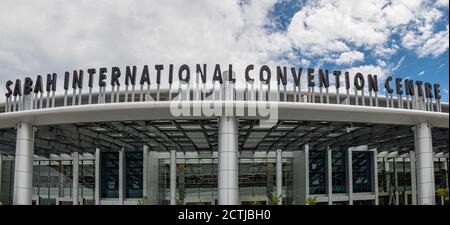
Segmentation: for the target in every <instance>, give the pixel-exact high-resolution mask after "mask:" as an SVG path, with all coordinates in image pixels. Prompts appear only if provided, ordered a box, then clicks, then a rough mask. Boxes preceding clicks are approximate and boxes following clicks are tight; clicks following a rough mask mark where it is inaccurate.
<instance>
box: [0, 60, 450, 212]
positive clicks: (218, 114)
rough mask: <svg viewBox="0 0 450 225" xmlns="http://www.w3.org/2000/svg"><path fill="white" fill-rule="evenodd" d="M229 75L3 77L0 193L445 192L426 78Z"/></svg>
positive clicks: (97, 199) (302, 198)
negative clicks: (3, 98)
mask: <svg viewBox="0 0 450 225" xmlns="http://www.w3.org/2000/svg"><path fill="white" fill-rule="evenodd" d="M235 70H236V69H235V68H233V66H232V65H226V66H221V65H209V64H208V65H206V64H196V65H172V64H170V65H162V64H161V65H151V66H150V65H145V66H127V67H124V68H120V67H104V68H91V69H86V70H75V71H72V72H66V73H64V74H56V73H51V74H48V75H46V76H41V75H37V76H35V77H27V78H25V79H23V80H21V79H17V80H11V81H7V82H6V83H5V84H2V85H4V87H5V88H6V89H5V90H6V93H5V97H6V98H5V99H6V100H5V101H4V102H2V103H0V104H1V106H0V107H1V109H0V156H1V158H0V159H1V160H0V168H1V170H0V181H1V186H0V193H2V196H1V202H2V203H3V204H20V205H24V204H25V205H26V204H39V205H55V204H56V205H63V204H76V205H81V204H82V205H89V204H98V205H111V204H138V202H140V203H142V202H144V203H145V204H156V205H168V204H172V205H175V204H208V205H209V204H211V205H238V204H255V203H257V204H269V203H273V200H274V199H276V200H277V202H278V204H283V205H291V204H296V205H302V204H306V203H307V202H311V201H315V202H316V203H317V204H330V205H331V204H342V205H357V204H361V205H366V204H376V205H387V204H408V205H410V204H442V203H443V202H444V200H443V198H441V197H440V196H438V195H436V190H437V189H440V188H447V189H448V173H447V171H448V164H449V163H448V160H449V155H448V146H449V143H448V131H449V114H448V110H449V109H448V108H449V106H448V103H444V102H441V97H440V86H439V84H434V83H429V82H426V81H419V80H410V79H401V78H393V77H391V76H381V75H380V74H378V75H377V74H362V73H355V74H351V73H349V72H346V71H334V70H333V71H329V70H327V69H318V68H316V69H312V68H298V67H285V66H274V67H270V66H266V65H261V66H256V65H248V66H246V67H244V70H243V71H235ZM381 77H383V79H382V80H381ZM144 200H145V201H144Z"/></svg>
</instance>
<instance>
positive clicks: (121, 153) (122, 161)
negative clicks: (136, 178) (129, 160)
mask: <svg viewBox="0 0 450 225" xmlns="http://www.w3.org/2000/svg"><path fill="white" fill-rule="evenodd" d="M125 183H126V181H125V148H123V147H122V148H121V149H120V150H119V202H120V204H121V205H123V202H124V199H125Z"/></svg>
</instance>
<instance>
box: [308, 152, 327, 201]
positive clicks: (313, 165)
mask: <svg viewBox="0 0 450 225" xmlns="http://www.w3.org/2000/svg"><path fill="white" fill-rule="evenodd" d="M325 156H326V151H323V150H322V151H319V150H313V151H309V194H312V195H313V194H325V193H326V180H325V179H326V173H325V171H326V158H325Z"/></svg>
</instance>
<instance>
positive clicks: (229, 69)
mask: <svg viewBox="0 0 450 225" xmlns="http://www.w3.org/2000/svg"><path fill="white" fill-rule="evenodd" d="M228 81H231V82H232V83H233V84H234V83H236V79H235V78H234V76H233V65H232V64H229V65H228Z"/></svg>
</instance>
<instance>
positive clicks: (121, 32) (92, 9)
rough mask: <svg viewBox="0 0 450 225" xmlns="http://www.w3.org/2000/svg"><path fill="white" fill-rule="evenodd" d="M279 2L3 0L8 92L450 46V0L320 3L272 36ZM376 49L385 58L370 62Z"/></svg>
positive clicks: (383, 64)
mask: <svg viewBox="0 0 450 225" xmlns="http://www.w3.org/2000/svg"><path fill="white" fill-rule="evenodd" d="M275 3H276V0H249V1H247V2H246V3H245V4H241V1H239V0H232V1H219V2H216V1H214V2H213V1H210V0H196V1H192V0H174V1H164V0H154V1H138V0H129V1H112V0H103V1H90V0H79V1H63V0H40V1H34V0H2V1H0V30H1V33H0V40H1V41H0V92H3V91H2V90H3V89H4V88H3V86H4V85H3V84H2V83H4V81H5V80H7V79H13V78H17V77H23V76H26V75H28V76H35V75H36V74H42V75H44V74H46V73H51V72H57V73H59V74H62V73H63V72H64V71H66V70H73V69H87V68H91V67H99V66H107V67H110V66H122V67H123V66H126V65H129V64H133V65H144V64H149V65H152V64H155V63H163V64H168V63H174V64H181V63H188V64H194V63H208V64H215V63H222V64H228V63H233V65H234V66H235V68H236V70H238V69H239V68H240V67H242V66H243V65H246V64H249V63H253V64H259V63H264V64H269V65H270V64H279V63H283V64H284V63H292V64H300V65H303V66H311V67H316V66H318V65H322V64H323V63H325V62H332V63H336V64H342V65H346V66H349V67H351V66H352V65H349V64H351V63H353V62H359V63H361V64H363V65H365V66H362V67H356V68H359V69H374V70H375V71H374V72H373V73H375V72H381V71H387V70H388V68H390V67H392V66H391V63H389V61H390V58H389V57H390V56H391V55H393V54H394V53H396V52H398V51H399V49H400V48H401V47H403V48H407V49H411V50H412V51H416V53H417V54H418V56H420V57H425V56H429V55H431V56H437V55H440V54H442V53H443V52H445V51H446V50H447V49H448V36H449V35H448V26H447V27H446V29H445V30H442V31H437V32H436V31H435V24H436V23H437V22H438V21H441V20H442V17H443V13H444V12H445V13H447V14H448V11H446V10H448V3H445V2H444V1H440V0H438V1H437V2H429V1H421V0H392V1H387V0H386V1H379V0H365V1H360V0H343V1H342V0H329V1H325V0H313V1H308V2H307V3H305V4H304V6H303V7H302V8H301V9H300V10H299V11H298V12H296V13H295V15H294V16H293V18H292V19H291V22H290V24H289V25H288V26H287V29H286V30H281V31H275V32H272V31H271V32H269V31H268V30H266V29H265V28H264V27H265V26H266V25H268V24H270V23H272V22H273V21H272V20H271V18H268V12H269V10H270V9H272V8H273V6H274V4H275ZM443 6H446V7H447V8H445V7H443ZM393 35H398V36H400V37H401V41H400V42H398V43H396V42H395V41H392V37H393ZM444 42H445V43H444ZM372 54H374V55H375V56H376V57H377V58H379V60H376V64H375V65H371V66H369V65H366V64H368V63H367V62H365V59H367V58H370V57H369V56H372ZM399 65H401V62H400V63H399V64H398V65H396V66H393V67H394V68H398V66H399ZM1 97H3V96H0V98H1Z"/></svg>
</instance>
